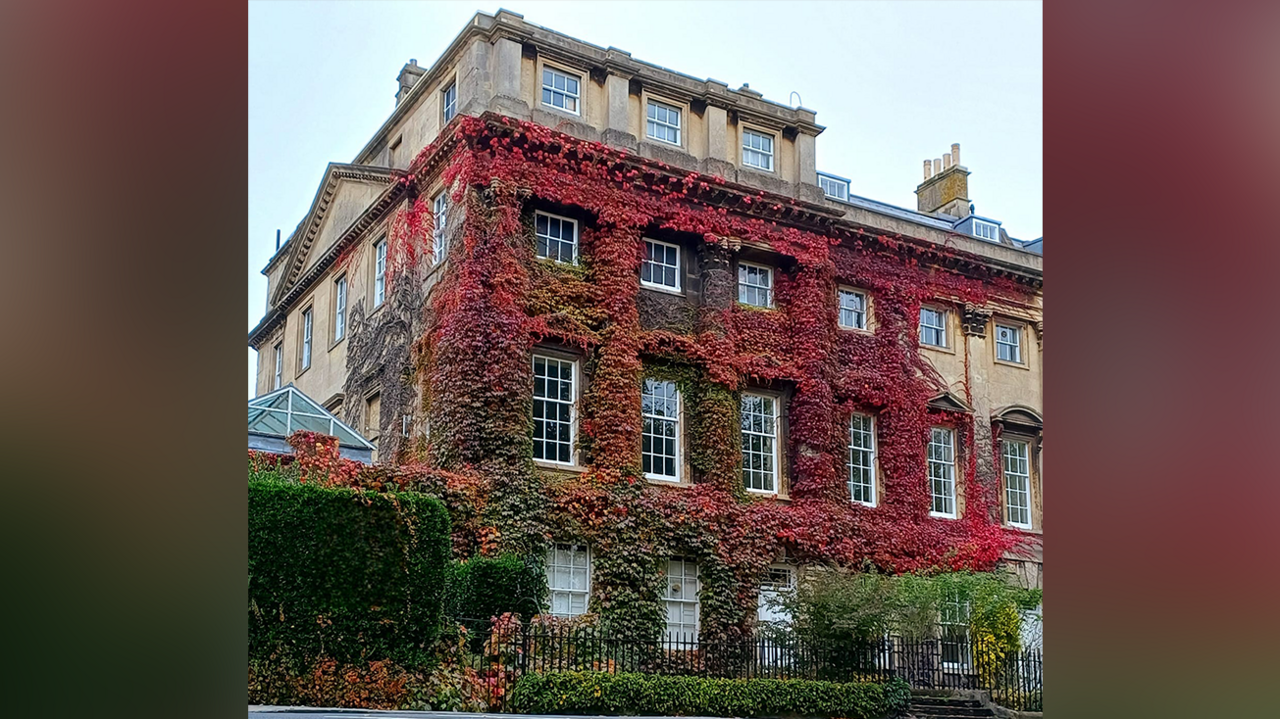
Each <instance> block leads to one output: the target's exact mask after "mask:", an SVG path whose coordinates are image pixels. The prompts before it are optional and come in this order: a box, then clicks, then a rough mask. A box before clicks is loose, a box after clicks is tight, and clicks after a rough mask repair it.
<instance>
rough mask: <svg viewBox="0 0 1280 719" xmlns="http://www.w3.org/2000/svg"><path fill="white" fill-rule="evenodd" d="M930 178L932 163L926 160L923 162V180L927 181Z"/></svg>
mask: <svg viewBox="0 0 1280 719" xmlns="http://www.w3.org/2000/svg"><path fill="white" fill-rule="evenodd" d="M932 176H933V163H932V162H929V161H928V160H925V161H924V179H926V180H927V179H929V178H930V177H932Z"/></svg>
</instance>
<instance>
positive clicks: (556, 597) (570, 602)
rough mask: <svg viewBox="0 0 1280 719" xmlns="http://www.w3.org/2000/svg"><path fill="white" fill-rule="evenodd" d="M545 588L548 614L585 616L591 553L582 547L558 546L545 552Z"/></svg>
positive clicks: (579, 545)
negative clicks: (548, 608)
mask: <svg viewBox="0 0 1280 719" xmlns="http://www.w3.org/2000/svg"><path fill="white" fill-rule="evenodd" d="M547 588H548V589H549V590H550V591H551V614H552V615H553V616H557V617H576V616H578V615H579V614H586V612H587V600H588V599H589V598H590V597H591V550H590V549H589V548H588V547H586V546H584V545H581V544H557V545H555V546H554V547H552V548H551V549H550V550H548V551H547Z"/></svg>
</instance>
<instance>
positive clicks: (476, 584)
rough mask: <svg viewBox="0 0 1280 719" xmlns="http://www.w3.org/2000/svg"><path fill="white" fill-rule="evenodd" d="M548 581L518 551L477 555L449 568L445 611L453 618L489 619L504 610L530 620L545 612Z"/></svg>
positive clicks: (499, 614)
mask: <svg viewBox="0 0 1280 719" xmlns="http://www.w3.org/2000/svg"><path fill="white" fill-rule="evenodd" d="M546 593H547V580H546V579H545V578H544V576H543V574H542V572H540V571H539V570H538V568H537V567H535V566H532V565H530V564H527V563H526V562H525V561H524V560H523V559H521V558H520V557H519V556H517V555H515V554H504V555H502V556H499V557H473V558H471V559H468V560H465V561H457V562H453V563H452V564H451V565H450V567H449V581H448V589H447V590H446V594H445V614H446V615H447V616H449V617H451V618H453V619H489V618H491V617H498V616H502V614H503V613H504V612H512V613H514V614H519V615H520V618H521V619H524V620H526V621H527V620H528V619H529V618H531V617H532V616H533V615H535V614H538V613H539V612H541V611H542V610H541V608H540V607H541V604H542V602H543V599H544V598H545V596H546Z"/></svg>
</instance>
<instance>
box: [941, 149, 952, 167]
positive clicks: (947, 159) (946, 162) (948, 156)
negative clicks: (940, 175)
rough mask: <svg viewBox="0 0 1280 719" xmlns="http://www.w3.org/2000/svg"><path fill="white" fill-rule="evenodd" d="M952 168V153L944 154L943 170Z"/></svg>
mask: <svg viewBox="0 0 1280 719" xmlns="http://www.w3.org/2000/svg"><path fill="white" fill-rule="evenodd" d="M950 167H951V153H950V152H944V153H942V169H944V170H946V169H950Z"/></svg>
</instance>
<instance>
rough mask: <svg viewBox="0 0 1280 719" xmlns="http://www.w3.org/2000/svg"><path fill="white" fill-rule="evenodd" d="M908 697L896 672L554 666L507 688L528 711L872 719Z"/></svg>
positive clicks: (903, 704)
mask: <svg viewBox="0 0 1280 719" xmlns="http://www.w3.org/2000/svg"><path fill="white" fill-rule="evenodd" d="M910 696H911V691H910V689H909V688H908V687H907V684H906V683H905V682H903V681H902V680H900V679H894V680H892V681H890V682H888V683H886V684H872V683H857V682H849V683H837V682H821V681H809V680H803V679H709V678H706V677H691V676H667V675H660V674H632V673H620V674H610V673H607V672H554V673H550V674H526V675H525V676H523V677H521V678H520V680H519V681H517V682H516V686H515V689H514V690H513V691H512V693H511V709H512V711H516V712H521V713H528V714H621V715H667V716H679V715H685V716H723V717H735V716H736V717H845V718H847V719H878V718H879V717H885V716H892V715H894V714H896V713H898V712H900V711H901V710H903V709H905V708H906V706H907V702H908V701H909V699H910Z"/></svg>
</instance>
